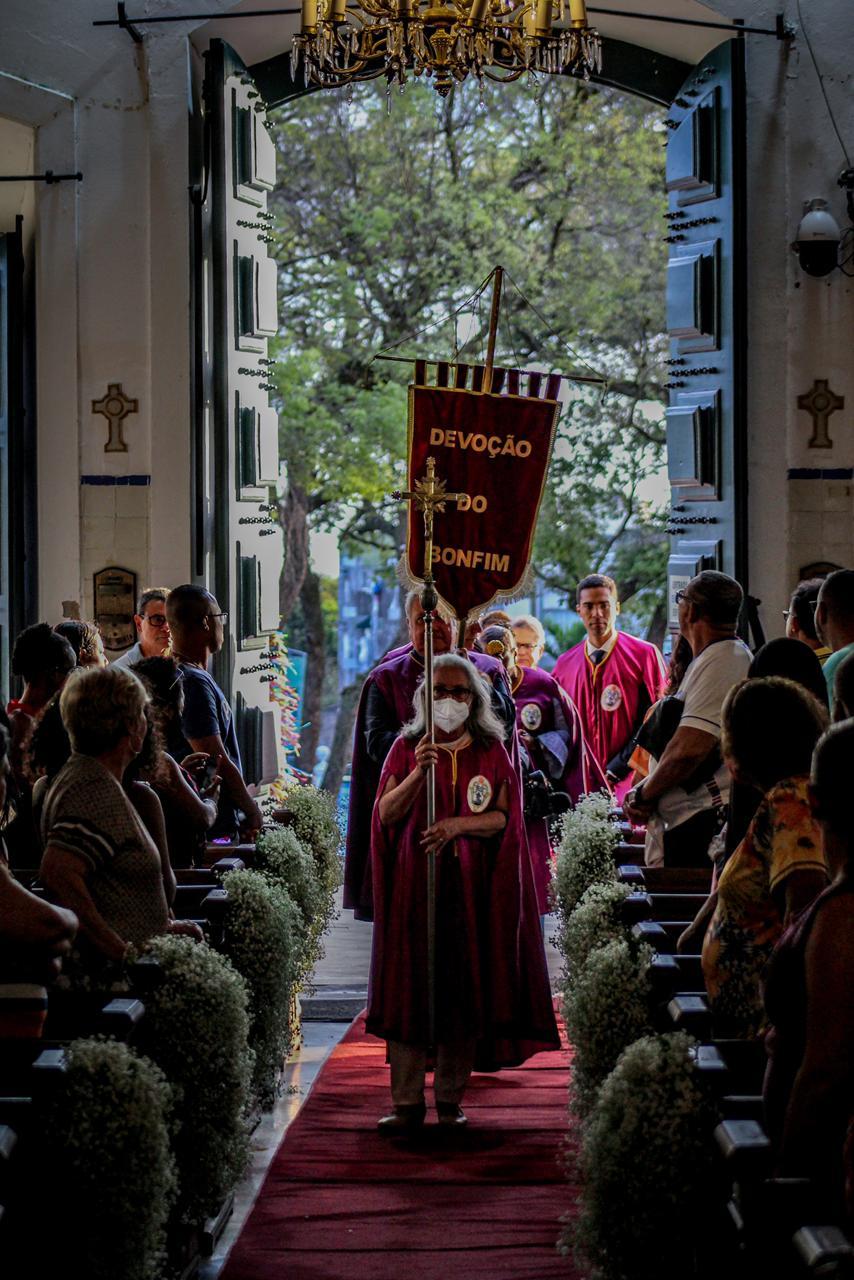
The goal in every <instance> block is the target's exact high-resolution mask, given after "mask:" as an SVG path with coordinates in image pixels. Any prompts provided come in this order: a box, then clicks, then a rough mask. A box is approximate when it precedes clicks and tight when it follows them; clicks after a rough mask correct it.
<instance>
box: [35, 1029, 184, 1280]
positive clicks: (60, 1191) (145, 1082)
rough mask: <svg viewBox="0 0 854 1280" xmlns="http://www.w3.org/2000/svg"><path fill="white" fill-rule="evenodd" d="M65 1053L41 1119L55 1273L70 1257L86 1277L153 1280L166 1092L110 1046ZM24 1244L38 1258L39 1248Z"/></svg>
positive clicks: (162, 1194) (168, 1161) (166, 1159)
mask: <svg viewBox="0 0 854 1280" xmlns="http://www.w3.org/2000/svg"><path fill="white" fill-rule="evenodd" d="M66 1056H67V1064H68V1065H67V1070H66V1072H65V1073H64V1075H63V1077H62V1080H61V1083H58V1085H57V1088H56V1091H55V1092H52V1093H51V1094H50V1097H49V1100H48V1101H47V1103H46V1110H45V1113H44V1115H43V1133H44V1143H45V1166H44V1172H45V1175H46V1176H48V1177H49V1179H50V1181H51V1185H53V1187H54V1189H55V1193H56V1194H55V1195H54V1197H53V1198H52V1200H51V1204H50V1220H51V1233H53V1232H55V1233H56V1240H57V1242H58V1243H59V1242H61V1244H62V1248H63V1257H62V1259H61V1260H58V1261H57V1264H56V1266H57V1270H56V1274H57V1275H60V1274H63V1272H66V1273H67V1269H68V1252H67V1251H69V1250H70V1252H71V1254H72V1255H73V1259H74V1272H75V1274H78V1273H79V1274H80V1275H85V1276H86V1277H87V1280H116V1278H117V1277H119V1276H121V1277H122V1280H155V1277H157V1276H159V1275H160V1274H161V1268H162V1265H163V1261H164V1256H165V1246H166V1224H167V1221H168V1218H169V1214H170V1212H171V1209H172V1206H173V1204H174V1201H175V1195H176V1189H177V1183H176V1176H175V1161H174V1159H173V1156H172V1152H171V1150H170V1146H169V1117H170V1114H171V1110H172V1102H173V1098H172V1090H171V1089H170V1087H169V1085H168V1083H167V1081H166V1078H165V1076H164V1075H163V1073H162V1071H160V1070H159V1069H158V1068H157V1067H156V1066H155V1065H154V1064H153V1063H152V1062H149V1061H148V1060H147V1059H146V1058H141V1057H139V1056H138V1055H137V1054H136V1053H134V1051H133V1050H132V1049H130V1048H129V1047H128V1046H127V1045H126V1044H121V1043H119V1042H118V1041H115V1040H102V1039H90V1040H75V1041H73V1042H72V1043H71V1044H70V1045H69V1047H68V1049H67V1051H66ZM46 1243H47V1244H48V1247H50V1245H51V1241H50V1240H48V1241H47V1242H46ZM30 1247H31V1248H32V1249H34V1250H36V1251H40V1245H39V1241H38V1240H36V1239H34V1240H32V1241H31V1242H30ZM30 1261H31V1265H32V1266H36V1253H33V1256H32V1258H31V1260H30ZM78 1269H79V1271H78ZM39 1273H40V1272H39ZM40 1274H41V1273H40Z"/></svg>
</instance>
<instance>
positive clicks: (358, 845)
mask: <svg viewBox="0 0 854 1280" xmlns="http://www.w3.org/2000/svg"><path fill="white" fill-rule="evenodd" d="M437 656H438V655H437ZM467 656H468V657H469V658H470V659H471V661H472V663H473V664H474V665H475V666H476V667H477V669H478V671H480V673H481V675H484V676H486V678H487V679H488V680H490V681H492V682H493V683H497V684H498V686H499V687H500V688H502V689H503V690H504V691H505V693H506V696H507V698H508V699H509V698H510V686H509V684H508V682H507V673H506V672H505V670H504V667H503V666H502V664H501V663H500V662H499V661H498V659H497V658H490V657H489V656H488V655H487V654H483V653H474V652H472V651H469V652H468V655H467ZM423 674H424V659H423V658H422V657H421V656H420V655H419V654H417V653H416V652H415V651H414V650H413V649H412V648H411V647H409V648H405V649H404V650H403V651H402V652H400V653H399V654H398V655H397V657H395V658H391V659H388V660H385V661H383V662H381V663H380V664H379V666H376V667H374V669H373V671H372V672H371V673H370V674H369V676H368V678H367V679H366V681H365V683H364V685H363V687H362V695H361V697H360V699H359V708H358V711H357V712H356V728H355V732H354V735H353V762H352V766H351V770H350V799H349V808H348V812H347V841H346V852H345V857H344V906H345V907H348V908H350V909H351V910H352V911H353V914H354V916H355V918H356V919H357V920H373V918H374V916H373V906H372V889H371V860H370V848H371V814H372V812H373V808H374V801H375V800H376V797H377V784H378V783H379V780H380V771H381V769H382V766H383V763H384V759H385V756H384V754H383V755H382V756H380V752H379V751H378V750H377V749H376V748H375V750H374V752H373V754H372V753H371V752H370V751H369V750H368V742H367V736H366V732H365V712H366V708H367V702H368V692H369V690H370V688H371V686H374V687H375V688H376V689H377V690H378V692H379V693H380V695H381V697H382V699H383V702H384V703H385V705H386V708H387V710H388V713H389V723H390V728H391V730H392V732H393V733H394V734H397V733H398V732H399V730H400V729H401V728H402V727H403V725H405V724H406V723H407V721H409V720H411V719H412V716H413V714H414V712H413V707H412V701H413V698H414V697H415V689H416V687H417V685H418V682H419V680H420V679H421V677H422V676H423ZM392 740H393V739H392ZM390 745H391V744H390V743H389V746H390ZM387 750H388V747H386V751H387ZM511 754H514V755H515V756H516V758H517V759H518V748H517V746H516V744H515V743H514V744H513V750H512V752H511ZM520 785H521V783H520V782H518V781H517V786H520Z"/></svg>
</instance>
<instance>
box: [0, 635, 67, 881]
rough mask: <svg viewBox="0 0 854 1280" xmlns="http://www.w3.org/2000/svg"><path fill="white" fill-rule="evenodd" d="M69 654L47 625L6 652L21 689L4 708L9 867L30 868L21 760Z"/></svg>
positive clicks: (32, 844) (34, 845)
mask: <svg viewBox="0 0 854 1280" xmlns="http://www.w3.org/2000/svg"><path fill="white" fill-rule="evenodd" d="M75 662H76V660H75V656H74V650H73V649H72V647H71V645H70V644H69V643H68V641H67V640H65V639H64V638H63V637H62V636H58V635H55V634H54V632H53V631H52V630H51V627H50V625H49V624H48V623H47V622H37V623H36V624H35V625H34V626H32V627H27V628H26V630H24V631H22V632H21V634H20V635H19V636H18V638H17V640H16V641H15V647H14V650H13V652H12V671H13V673H14V674H15V675H17V676H20V677H22V679H23V681H24V689H23V692H22V694H21V696H20V698H13V699H12V701H11V702H10V703H9V705H8V707H7V711H8V713H9V727H10V731H11V736H12V741H11V748H10V765H11V770H12V776H11V779H10V782H11V789H12V791H13V795H12V803H13V805H14V809H15V819H14V821H13V822H12V823H11V824H10V826H9V827H7V829H6V833H5V834H6V846H7V850H8V853H9V861H10V862H11V864H12V866H14V867H32V866H35V864H36V861H37V859H38V841H37V838H36V829H35V826H34V824H33V817H32V809H31V803H30V802H31V790H30V778H29V774H28V771H27V768H26V759H27V754H28V752H29V747H30V739H31V737H32V734H33V729H34V727H35V724H36V721H37V719H38V717H39V715H40V714H41V713H42V711H43V710H44V708H45V707H46V706H47V704H48V702H49V701H50V699H51V698H52V697H53V696H54V694H56V693H57V691H58V690H59V689H61V688H62V686H63V684H64V683H65V681H66V680H67V679H68V676H69V674H70V672H72V671H73V670H74V667H75Z"/></svg>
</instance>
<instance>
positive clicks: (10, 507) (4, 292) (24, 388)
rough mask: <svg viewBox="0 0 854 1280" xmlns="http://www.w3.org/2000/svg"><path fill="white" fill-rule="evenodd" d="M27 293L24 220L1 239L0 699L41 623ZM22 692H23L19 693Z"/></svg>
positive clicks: (17, 223)
mask: <svg viewBox="0 0 854 1280" xmlns="http://www.w3.org/2000/svg"><path fill="white" fill-rule="evenodd" d="M31 339H32V334H31V331H30V328H29V324H28V308H27V303H26V297H25V291H24V250H23V219H22V218H20V217H18V218H17V220H16V228H15V230H14V231H11V232H7V233H5V234H3V235H0V696H2V698H3V701H4V704H5V702H6V701H7V700H8V698H9V696H10V694H11V692H12V690H11V688H10V672H9V661H10V657H11V652H12V648H13V646H14V643H15V637H16V636H17V635H18V633H19V632H20V631H22V630H23V629H24V627H26V626H29V625H30V624H31V623H32V622H34V621H35V599H36V591H37V577H36V575H37V570H38V566H37V554H36V553H37V525H36V452H35V418H34V415H33V412H32V399H31V396H30V394H29V393H28V384H29V379H28V376H27V367H26V363H27V361H26V357H27V352H28V351H31V350H32V341H31ZM16 692H20V690H19V689H18V690H16Z"/></svg>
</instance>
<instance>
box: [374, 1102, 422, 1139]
mask: <svg viewBox="0 0 854 1280" xmlns="http://www.w3.org/2000/svg"><path fill="white" fill-rule="evenodd" d="M426 1114H427V1108H426V1106H425V1105H424V1103H423V1102H414V1103H411V1104H409V1105H407V1106H397V1107H393V1108H392V1110H391V1112H390V1113H389V1114H388V1115H387V1116H383V1117H382V1119H381V1120H378V1121H377V1129H378V1130H379V1131H380V1133H387V1134H389V1135H390V1136H392V1137H393V1136H394V1135H395V1134H399V1133H414V1132H415V1131H416V1130H417V1129H420V1128H421V1126H422V1125H423V1123H424V1117H425V1116H426Z"/></svg>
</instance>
